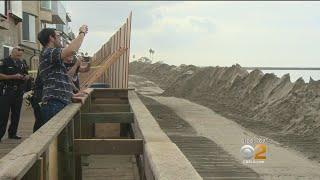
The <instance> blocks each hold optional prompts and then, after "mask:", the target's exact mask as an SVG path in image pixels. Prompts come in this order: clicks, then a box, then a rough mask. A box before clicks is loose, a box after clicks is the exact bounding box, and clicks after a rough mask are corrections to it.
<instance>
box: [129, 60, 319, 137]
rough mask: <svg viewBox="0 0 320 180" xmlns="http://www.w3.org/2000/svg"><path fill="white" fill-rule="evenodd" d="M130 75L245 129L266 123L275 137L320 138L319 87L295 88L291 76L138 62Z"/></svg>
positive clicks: (237, 67) (314, 83)
mask: <svg viewBox="0 0 320 180" xmlns="http://www.w3.org/2000/svg"><path fill="white" fill-rule="evenodd" d="M129 73H130V74H133V75H139V76H143V77H145V78H147V79H149V80H151V81H154V82H155V83H157V84H158V85H159V86H160V87H161V88H162V89H164V90H165V91H164V93H163V95H164V96H176V97H183V98H186V99H190V100H192V101H195V102H197V103H199V104H202V105H206V106H208V107H210V108H212V109H213V110H214V111H216V112H218V113H220V114H222V115H225V116H227V117H230V118H232V119H235V120H237V121H238V122H240V123H241V124H242V125H245V126H246V124H245V123H252V124H254V123H257V124H258V123H263V124H266V125H267V126H268V127H266V128H269V129H271V130H272V132H276V133H281V134H295V135H301V136H310V135H311V136H313V137H317V136H319V135H320V111H319V109H320V81H314V80H312V79H311V80H310V82H309V83H305V82H304V81H303V79H301V78H300V79H298V80H297V81H296V82H291V81H290V76H289V75H288V74H286V75H284V76H283V77H281V78H279V77H277V76H276V75H274V74H269V73H266V74H264V73H262V72H261V71H259V70H254V71H251V72H250V73H248V71H247V70H245V69H243V68H242V67H241V66H240V65H238V64H236V65H233V66H231V67H219V66H216V67H201V68H200V67H196V66H192V65H180V66H170V65H167V64H163V63H154V64H151V63H143V62H137V61H134V62H131V63H130V68H129ZM247 126H249V124H247Z"/></svg>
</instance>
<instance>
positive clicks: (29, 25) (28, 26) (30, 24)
mask: <svg viewBox="0 0 320 180" xmlns="http://www.w3.org/2000/svg"><path fill="white" fill-rule="evenodd" d="M22 40H25V41H30V42H36V17H35V16H33V15H31V14H28V13H25V12H23V20H22Z"/></svg>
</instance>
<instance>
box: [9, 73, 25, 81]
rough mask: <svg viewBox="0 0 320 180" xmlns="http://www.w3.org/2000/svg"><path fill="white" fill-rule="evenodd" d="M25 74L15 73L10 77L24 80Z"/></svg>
mask: <svg viewBox="0 0 320 180" xmlns="http://www.w3.org/2000/svg"><path fill="white" fill-rule="evenodd" d="M23 78H24V76H23V75H21V74H14V75H10V76H9V79H21V80H23Z"/></svg>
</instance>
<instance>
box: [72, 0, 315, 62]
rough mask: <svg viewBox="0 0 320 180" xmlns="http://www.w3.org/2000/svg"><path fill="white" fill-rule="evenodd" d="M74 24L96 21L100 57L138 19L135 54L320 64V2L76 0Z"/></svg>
mask: <svg viewBox="0 0 320 180" xmlns="http://www.w3.org/2000/svg"><path fill="white" fill-rule="evenodd" d="M67 10H68V11H69V12H70V14H71V18H72V23H71V26H72V29H73V30H74V32H76V33H77V32H78V27H79V26H80V25H81V24H87V25H88V26H89V34H88V35H87V36H86V39H85V41H84V44H83V46H82V49H83V50H85V51H87V52H89V54H93V53H94V52H95V51H97V50H98V49H99V48H100V47H101V45H102V44H104V43H105V42H106V41H107V40H108V39H109V37H110V36H111V35H112V34H113V33H114V32H115V31H116V30H117V29H118V28H119V27H120V25H121V24H123V23H124V22H125V19H126V17H127V16H128V15H129V13H130V11H132V13H133V18H132V41H131V58H132V55H133V54H134V55H135V56H136V57H138V58H139V57H141V56H147V57H148V56H149V53H148V50H149V48H152V49H154V50H155V55H154V61H164V62H165V63H169V64H175V65H179V64H194V65H200V66H209V65H211V66H215V65H220V66H229V65H232V64H235V63H239V64H240V65H241V66H287V67H288V66H300V67H301V66H303V67H312V66H317V67H320V2H303V1H300V2H275V1H270V2H261V1H260V2H259V1H256V2H244V1H242V2H223V1H222V2H191V1H188V2H181V1H180V2H163V1H162V2H146V1H144V2H137V1H134V2H123V1H122V2H107V1H105V2H103V1H96V2H94V1H90V2H89V1H87V2H86V1H80V2H77V1H68V2H67Z"/></svg>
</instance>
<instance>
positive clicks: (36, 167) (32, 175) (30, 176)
mask: <svg viewBox="0 0 320 180" xmlns="http://www.w3.org/2000/svg"><path fill="white" fill-rule="evenodd" d="M41 164H42V158H40V159H38V160H37V161H36V162H35V163H34V164H33V166H32V167H31V168H30V170H29V171H28V172H27V173H26V174H25V175H24V176H23V178H22V180H41V174H42V172H41Z"/></svg>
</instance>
